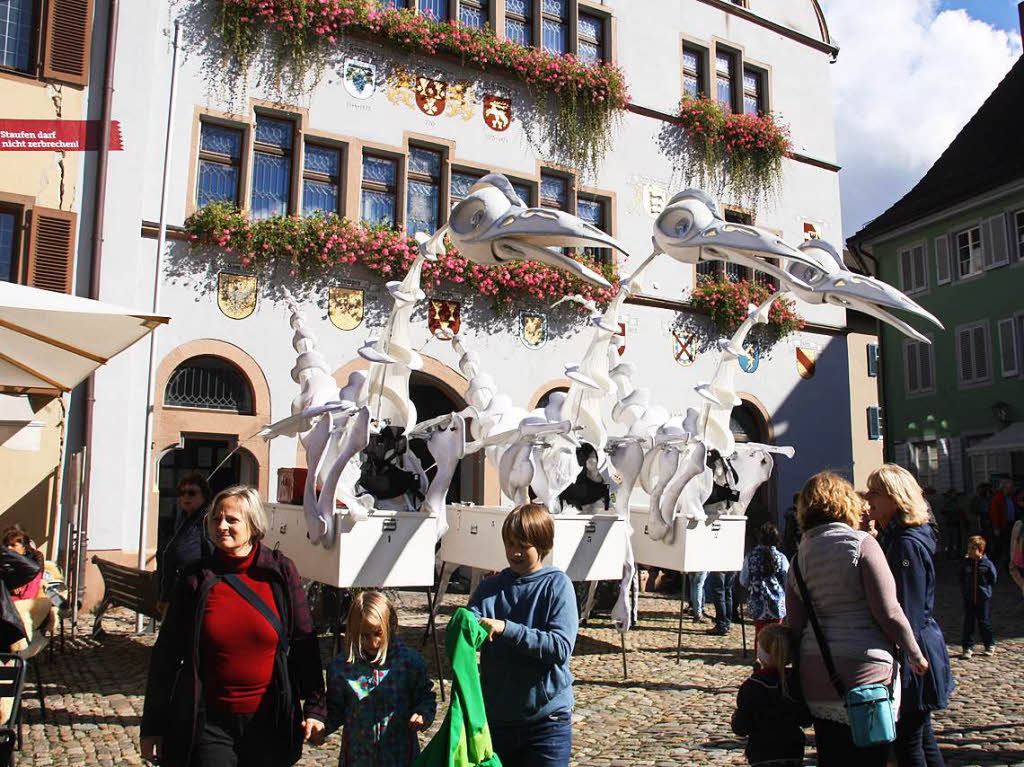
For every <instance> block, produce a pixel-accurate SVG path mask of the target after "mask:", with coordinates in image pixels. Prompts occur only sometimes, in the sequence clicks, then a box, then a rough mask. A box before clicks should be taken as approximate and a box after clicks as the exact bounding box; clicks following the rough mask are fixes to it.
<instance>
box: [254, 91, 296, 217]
mask: <svg viewBox="0 0 1024 767" xmlns="http://www.w3.org/2000/svg"><path fill="white" fill-rule="evenodd" d="M260 115H263V116H264V117H265V118H267V119H269V120H276V121H278V122H288V123H291V127H292V145H291V147H289V148H287V149H285V148H282V147H279V146H275V145H274V144H263V143H260V142H259V141H257V140H256V124H257V123H258V122H259V118H260ZM299 119H300V118H299V115H296V114H294V113H288V112H277V111H272V110H268V109H263V108H261V107H258V106H257V107H256V108H254V109H253V123H252V146H251V147H250V149H249V157H250V162H251V163H252V167H253V171H254V172H253V174H252V175H253V179H254V180H255V176H256V174H255V170H256V153H257V152H259V153H260V154H265V155H270V156H274V157H287V158H288V159H289V160H290V165H289V166H288V202H287V203H285V212H284V215H286V216H294V215H295V212H296V210H297V200H298V199H299V198H300V197H301V194H300V193H299V191H298V190H297V188H296V187H300V188H301V184H302V167H301V161H302V145H303V139H304V136H303V135H302V131H301V130H300V124H299ZM254 193H255V187H254V183H250V184H249V190H248V200H249V205H248V210H249V214H250V215H252V213H253V206H252V196H253V194H254ZM270 218H273V216H270Z"/></svg>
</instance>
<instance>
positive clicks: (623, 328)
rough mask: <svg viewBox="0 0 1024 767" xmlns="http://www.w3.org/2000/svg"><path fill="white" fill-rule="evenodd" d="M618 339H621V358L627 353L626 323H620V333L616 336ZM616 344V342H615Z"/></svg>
mask: <svg viewBox="0 0 1024 767" xmlns="http://www.w3.org/2000/svg"><path fill="white" fill-rule="evenodd" d="M615 336H616V338H619V339H620V340H619V356H620V357H621V356H622V355H623V354H625V353H626V323H625V322H620V323H619V332H618V333H616V334H615ZM613 343H614V342H613Z"/></svg>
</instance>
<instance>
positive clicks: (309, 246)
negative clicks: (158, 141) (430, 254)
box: [185, 203, 618, 311]
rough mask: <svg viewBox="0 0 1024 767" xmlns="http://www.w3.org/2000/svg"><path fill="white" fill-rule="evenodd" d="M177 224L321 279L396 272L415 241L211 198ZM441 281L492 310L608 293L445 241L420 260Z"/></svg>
mask: <svg viewBox="0 0 1024 767" xmlns="http://www.w3.org/2000/svg"><path fill="white" fill-rule="evenodd" d="M185 230H186V231H187V232H188V234H189V239H190V241H191V242H192V244H193V245H194V246H214V247H217V248H221V249H222V250H224V251H225V252H226V253H229V254H231V255H232V256H234V257H236V258H238V259H239V260H240V261H241V263H242V265H243V266H246V267H251V268H254V269H256V268H261V267H268V268H272V267H276V266H279V265H281V264H282V263H283V264H284V265H285V266H286V268H287V269H288V273H289V275H290V276H292V277H298V278H301V279H305V280H308V281H310V282H313V281H320V280H326V281H329V280H331V278H332V277H336V276H338V275H339V274H340V273H341V272H342V271H343V270H344V268H345V267H349V266H352V265H353V264H361V265H362V266H364V267H365V268H367V269H369V270H370V271H371V272H373V273H374V274H376V275H378V276H380V277H382V278H383V279H385V280H395V279H401V278H402V277H404V276H405V273H406V272H407V271H408V270H409V266H410V265H411V264H412V262H413V259H414V258H415V257H416V254H417V252H418V247H419V246H418V245H417V244H416V242H415V241H414V240H413V239H412V238H410V237H407V236H406V235H405V234H403V233H401V232H398V231H395V230H394V229H387V228H381V227H370V226H366V225H364V224H362V223H358V222H354V221H352V220H350V219H347V218H340V217H339V216H337V215H334V214H330V215H316V216H307V217H305V218H302V217H299V216H280V217H276V218H264V219H260V220H258V221H254V220H252V219H250V218H249V217H248V216H246V215H245V214H243V213H241V212H239V211H238V210H237V209H236V208H235V207H234V206H232V205H228V204H225V203H213V204H210V205H207V206H206V207H205V208H202V209H200V210H198V211H196V212H195V213H193V214H192V215H191V216H189V217H188V218H187V219H186V220H185ZM581 260H582V259H581ZM583 262H584V263H586V264H587V266H589V267H590V268H591V269H593V270H595V271H597V272H600V273H602V274H603V275H604V276H605V278H606V279H607V280H608V281H609V282H610V283H611V284H612V285H614V284H615V283H616V282H617V280H618V274H617V271H616V269H615V267H614V266H609V265H604V264H597V263H591V262H587V261H585V260H583ZM445 282H446V283H449V284H453V285H463V286H465V287H466V288H469V289H471V290H475V291H476V292H477V293H479V294H480V295H482V296H486V297H487V298H490V299H491V300H492V301H493V302H494V305H495V307H496V308H497V309H498V310H499V311H501V310H509V309H511V308H512V306H513V305H514V304H516V303H517V302H519V303H521V302H523V301H540V302H544V303H548V304H550V303H553V302H554V301H556V300H558V299H559V298H562V297H563V296H566V295H571V294H574V293H579V294H580V295H582V296H584V297H585V298H592V299H594V300H595V301H597V302H598V303H602V304H604V303H607V302H608V301H609V300H610V299H611V297H612V295H613V294H614V292H615V289H614V288H610V289H601V288H594V287H592V286H590V285H589V284H587V283H584V282H583V281H582V280H579V279H577V278H575V277H572V276H570V275H569V274H568V273H567V272H563V271H560V270H558V269H552V268H550V267H547V266H544V265H542V264H538V263H535V262H532V261H513V262H511V263H508V264H502V265H500V266H481V265H479V264H474V263H471V262H469V261H467V260H466V259H464V258H463V257H462V256H460V255H459V254H458V251H456V250H455V248H453V247H451V246H450V245H449V246H448V247H447V253H446V254H445V255H442V256H440V257H438V259H437V261H435V262H428V263H426V264H424V267H423V277H422V284H423V286H424V287H425V288H429V287H436V286H439V285H441V284H442V283H445ZM563 305H564V304H563ZM572 305H573V306H578V305H576V304H572ZM581 311H582V310H581Z"/></svg>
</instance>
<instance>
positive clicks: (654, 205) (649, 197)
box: [640, 184, 668, 218]
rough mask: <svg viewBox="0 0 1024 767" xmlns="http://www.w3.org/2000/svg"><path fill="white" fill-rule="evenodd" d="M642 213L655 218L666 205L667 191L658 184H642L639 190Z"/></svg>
mask: <svg viewBox="0 0 1024 767" xmlns="http://www.w3.org/2000/svg"><path fill="white" fill-rule="evenodd" d="M640 195H641V197H642V203H643V209H644V212H645V213H646V214H647V215H648V216H650V217H651V218H657V217H658V216H660V215H661V212H662V211H663V210H665V205H666V204H668V189H666V188H665V187H663V186H659V185H658V184H644V185H643V186H642V187H641V189H640Z"/></svg>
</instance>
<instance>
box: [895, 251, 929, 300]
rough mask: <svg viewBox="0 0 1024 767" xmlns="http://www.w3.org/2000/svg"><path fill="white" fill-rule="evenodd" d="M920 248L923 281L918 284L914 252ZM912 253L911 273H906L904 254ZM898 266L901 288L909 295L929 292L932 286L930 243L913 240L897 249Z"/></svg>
mask: <svg viewBox="0 0 1024 767" xmlns="http://www.w3.org/2000/svg"><path fill="white" fill-rule="evenodd" d="M918 249H920V252H921V277H922V279H923V282H921V283H920V284H917V283H915V282H914V276H915V271H916V270H915V263H914V252H915V251H917V250H918ZM908 253H909V254H910V274H909V275H908V274H907V273H906V270H905V269H904V267H903V256H904V255H905V254H908ZM896 268H897V270H898V272H899V284H900V290H902V291H903V292H904V293H906V294H907V295H908V296H912V295H917V294H920V293H927V292H928V290H929V288H930V287H931V276H930V275H929V272H930V271H931V270H930V268H929V263H928V243H927V242H925V241H924V240H920V241H918V242H911V243H909V244H907V245H904V246H902V247H900V248H897V249H896Z"/></svg>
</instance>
